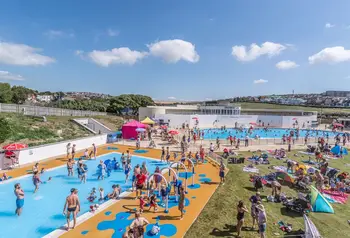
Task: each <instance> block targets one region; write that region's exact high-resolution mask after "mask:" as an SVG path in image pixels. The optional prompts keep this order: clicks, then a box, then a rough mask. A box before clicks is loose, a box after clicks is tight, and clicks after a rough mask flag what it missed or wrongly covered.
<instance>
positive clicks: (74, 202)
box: [63, 188, 80, 231]
mask: <svg viewBox="0 0 350 238" xmlns="http://www.w3.org/2000/svg"><path fill="white" fill-rule="evenodd" d="M70 192H71V194H70V195H69V196H68V197H67V198H66V202H65V204H64V208H63V215H66V216H67V231H68V230H69V229H70V227H69V223H70V216H71V214H73V226H72V229H74V228H75V225H76V222H77V214H78V212H80V201H79V197H78V189H75V188H72V189H71V190H70ZM66 209H67V210H66Z"/></svg>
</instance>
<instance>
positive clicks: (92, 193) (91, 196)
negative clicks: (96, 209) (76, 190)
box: [87, 188, 96, 202]
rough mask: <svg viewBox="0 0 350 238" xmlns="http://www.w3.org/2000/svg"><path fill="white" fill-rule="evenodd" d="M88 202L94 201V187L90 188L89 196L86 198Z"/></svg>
mask: <svg viewBox="0 0 350 238" xmlns="http://www.w3.org/2000/svg"><path fill="white" fill-rule="evenodd" d="M87 199H88V200H89V201H90V202H94V201H95V199H96V188H92V190H91V192H90V195H89V197H88V198H87Z"/></svg>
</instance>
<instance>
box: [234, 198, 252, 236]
mask: <svg viewBox="0 0 350 238" xmlns="http://www.w3.org/2000/svg"><path fill="white" fill-rule="evenodd" d="M246 212H249V211H248V209H247V208H246V206H245V205H244V203H243V201H239V202H238V205H237V226H236V230H237V237H240V234H241V230H242V226H243V223H244V213H246Z"/></svg>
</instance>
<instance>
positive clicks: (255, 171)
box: [243, 167, 259, 173]
mask: <svg viewBox="0 0 350 238" xmlns="http://www.w3.org/2000/svg"><path fill="white" fill-rule="evenodd" d="M243 172H248V173H259V169H257V168H250V167H243Z"/></svg>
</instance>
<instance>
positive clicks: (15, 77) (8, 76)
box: [0, 70, 24, 80]
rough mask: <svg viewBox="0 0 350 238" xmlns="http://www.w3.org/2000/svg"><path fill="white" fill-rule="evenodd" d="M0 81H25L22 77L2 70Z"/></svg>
mask: <svg viewBox="0 0 350 238" xmlns="http://www.w3.org/2000/svg"><path fill="white" fill-rule="evenodd" d="M0 79H3V80H24V78H23V77H22V76H21V75H18V74H11V73H10V72H8V71H1V70H0Z"/></svg>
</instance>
